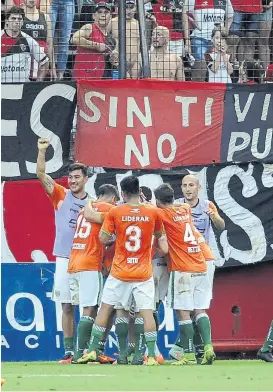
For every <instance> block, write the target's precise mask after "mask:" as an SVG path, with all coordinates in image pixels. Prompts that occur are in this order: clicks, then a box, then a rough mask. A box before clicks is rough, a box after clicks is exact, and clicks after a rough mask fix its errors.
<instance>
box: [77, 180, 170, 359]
mask: <svg viewBox="0 0 273 392" xmlns="http://www.w3.org/2000/svg"><path fill="white" fill-rule="evenodd" d="M120 187H121V191H122V197H123V199H124V200H125V202H126V203H125V204H123V205H120V206H117V207H114V208H112V209H111V210H110V211H109V213H108V215H107V217H106V218H105V220H104V223H103V226H102V228H101V231H100V240H101V242H102V243H107V241H108V240H109V238H110V237H111V236H112V235H113V234H115V235H116V251H115V257H114V260H113V264H112V267H111V272H110V275H109V277H108V279H107V281H106V283H105V286H104V289H103V295H102V304H101V308H100V310H99V312H98V315H97V317H96V320H95V324H94V326H93V330H92V335H91V341H90V346H89V350H88V353H87V354H85V355H84V356H83V357H82V358H81V359H79V362H81V363H83V362H88V361H90V360H91V361H97V350H98V342H99V340H100V339H101V337H102V336H103V334H104V332H105V329H106V325H107V320H108V318H109V315H110V314H111V312H112V310H113V308H114V307H115V306H121V307H122V308H123V309H125V308H126V307H128V305H129V304H130V301H131V299H132V297H133V299H134V300H135V303H136V306H137V307H138V309H139V310H140V317H142V318H143V319H144V332H145V339H146V343H147V346H148V350H149V353H148V355H149V356H148V358H147V361H146V363H145V364H146V365H148V366H151V365H158V363H157V361H156V360H155V358H154V356H155V352H154V350H155V342H156V339H157V333H156V326H155V321H154V317H153V310H154V281H153V271H152V260H151V244H152V238H153V235H155V237H156V238H157V239H158V246H159V249H161V251H162V252H163V253H167V252H168V244H167V240H166V237H165V236H164V235H163V225H162V220H161V218H160V217H159V211H158V209H157V208H155V207H153V206H150V205H147V204H142V203H140V198H139V196H140V187H139V181H138V178H137V177H135V176H128V177H125V178H124V179H123V180H122V181H121V183H120ZM128 322H129V320H128V313H127V312H125V311H124V310H121V309H120V310H117V318H116V334H117V336H118V340H119V350H120V352H119V358H118V361H117V362H118V364H127V363H128V360H127V344H126V338H127V335H128Z"/></svg>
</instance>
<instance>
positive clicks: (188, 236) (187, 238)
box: [184, 222, 197, 245]
mask: <svg viewBox="0 0 273 392" xmlns="http://www.w3.org/2000/svg"><path fill="white" fill-rule="evenodd" d="M184 242H186V243H190V244H192V245H197V240H196V237H195V235H194V233H193V231H192V227H191V224H190V223H188V222H187V223H186V227H185V233H184Z"/></svg>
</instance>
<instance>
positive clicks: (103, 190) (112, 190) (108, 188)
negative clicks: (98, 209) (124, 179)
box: [98, 184, 119, 200]
mask: <svg viewBox="0 0 273 392" xmlns="http://www.w3.org/2000/svg"><path fill="white" fill-rule="evenodd" d="M98 196H99V197H100V196H114V197H115V198H116V199H117V200H119V193H118V189H117V187H116V186H114V185H112V184H104V185H101V186H100V187H99V191H98Z"/></svg>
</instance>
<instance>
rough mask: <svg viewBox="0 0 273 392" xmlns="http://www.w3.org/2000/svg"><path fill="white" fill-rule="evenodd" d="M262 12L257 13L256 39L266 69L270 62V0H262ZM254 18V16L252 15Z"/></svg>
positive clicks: (271, 3) (272, 5)
mask: <svg viewBox="0 0 273 392" xmlns="http://www.w3.org/2000/svg"><path fill="white" fill-rule="evenodd" d="M262 4H263V12H262V13H261V14H257V15H256V18H257V19H258V22H259V38H258V40H257V43H258V50H259V58H260V60H261V61H262V63H263V66H264V68H265V69H266V68H267V67H268V65H269V63H270V49H269V36H270V32H271V28H272V7H273V1H272V0H262ZM254 18H255V16H254Z"/></svg>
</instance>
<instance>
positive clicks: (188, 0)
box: [185, 0, 233, 82]
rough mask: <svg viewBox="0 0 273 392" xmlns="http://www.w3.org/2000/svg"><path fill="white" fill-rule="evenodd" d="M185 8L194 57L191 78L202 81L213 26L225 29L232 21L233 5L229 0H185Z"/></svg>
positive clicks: (205, 70)
mask: <svg viewBox="0 0 273 392" xmlns="http://www.w3.org/2000/svg"><path fill="white" fill-rule="evenodd" d="M185 9H186V11H187V12H188V13H189V14H190V15H191V16H192V19H193V32H192V34H191V51H192V55H193V57H194V58H195V64H194V66H193V68H192V80H194V81H200V82H201V81H204V80H205V78H206V73H207V68H206V63H205V57H204V56H205V53H206V52H208V51H209V50H210V49H211V48H212V47H213V43H212V41H211V36H212V31H213V29H214V28H215V27H217V26H218V27H224V26H225V28H226V30H227V31H229V28H230V26H231V24H232V21H233V7H232V4H231V1H230V0H214V1H204V0H185Z"/></svg>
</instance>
